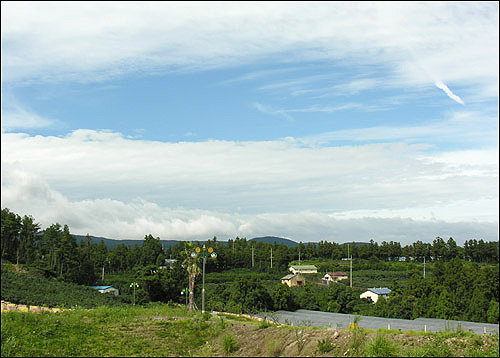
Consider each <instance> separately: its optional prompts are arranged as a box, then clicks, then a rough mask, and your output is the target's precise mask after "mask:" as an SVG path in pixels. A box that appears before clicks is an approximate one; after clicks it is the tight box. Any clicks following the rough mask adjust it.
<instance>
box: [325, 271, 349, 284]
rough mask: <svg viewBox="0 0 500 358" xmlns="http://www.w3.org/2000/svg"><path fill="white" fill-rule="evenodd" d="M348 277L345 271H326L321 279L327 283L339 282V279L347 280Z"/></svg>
mask: <svg viewBox="0 0 500 358" xmlns="http://www.w3.org/2000/svg"><path fill="white" fill-rule="evenodd" d="M348 278H349V276H348V275H347V274H346V273H345V272H328V273H327V274H325V276H324V277H323V278H322V279H323V280H325V281H326V282H328V283H331V282H339V281H341V280H347V279H348Z"/></svg>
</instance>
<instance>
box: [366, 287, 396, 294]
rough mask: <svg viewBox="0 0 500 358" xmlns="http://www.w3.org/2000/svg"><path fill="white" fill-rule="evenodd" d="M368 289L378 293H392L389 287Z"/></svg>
mask: <svg viewBox="0 0 500 358" xmlns="http://www.w3.org/2000/svg"><path fill="white" fill-rule="evenodd" d="M368 291H370V292H373V293H375V294H377V295H388V294H389V293H391V290H390V289H389V288H387V287H381V288H369V289H368Z"/></svg>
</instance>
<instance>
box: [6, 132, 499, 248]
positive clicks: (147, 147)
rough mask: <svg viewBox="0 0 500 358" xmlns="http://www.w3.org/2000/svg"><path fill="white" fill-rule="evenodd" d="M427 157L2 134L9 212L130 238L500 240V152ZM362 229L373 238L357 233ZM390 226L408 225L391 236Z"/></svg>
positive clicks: (374, 148)
mask: <svg viewBox="0 0 500 358" xmlns="http://www.w3.org/2000/svg"><path fill="white" fill-rule="evenodd" d="M422 148H423V147H422V145H417V144H415V145H410V144H405V143H379V144H369V145H357V146H341V147H316V146H304V145H303V142H302V141H300V140H297V139H294V138H287V139H284V140H280V141H269V142H229V141H207V142H179V143H168V142H153V141H145V140H131V139H129V138H125V137H123V136H122V135H120V134H119V133H115V132H110V131H108V132H103V131H92V130H78V131H75V132H73V133H71V134H70V135H67V136H66V137H43V136H29V135H25V134H20V133H2V207H9V208H10V209H12V210H15V211H18V212H20V213H29V214H32V215H33V216H35V217H36V218H37V219H38V220H40V221H43V222H44V224H48V223H50V222H51V221H63V222H65V223H67V224H68V225H70V227H72V228H74V230H75V231H78V232H83V233H84V231H89V232H92V233H93V234H95V235H100V236H111V237H119V238H130V236H135V237H137V236H141V237H142V235H144V234H147V233H148V232H150V231H154V233H153V234H154V235H157V236H161V237H162V238H165V239H167V238H173V237H175V238H182V237H184V238H194V237H200V236H207V235H208V236H211V235H217V236H220V235H229V236H231V235H240V236H246V237H250V236H252V235H260V234H276V235H278V234H279V235H282V236H290V237H296V238H297V239H301V240H304V241H305V240H314V239H317V238H319V237H320V236H325V237H327V236H328V235H330V236H328V237H331V238H333V237H337V238H338V237H354V236H356V235H358V236H359V237H365V236H366V235H368V234H369V232H372V231H373V235H378V236H380V237H381V240H383V239H384V238H382V237H386V236H387V235H389V236H390V235H402V236H401V237H405V235H406V234H403V233H402V231H401V230H403V229H402V228H407V229H408V230H410V232H411V234H408V237H410V236H412V237H413V238H414V239H416V238H417V237H419V236H418V235H419V234H418V230H417V228H418V227H419V226H421V229H422V230H423V231H422V232H428V231H432V230H431V228H432V229H433V230H438V229H439V228H444V227H446V228H447V229H446V230H448V231H450V232H452V231H453V230H458V231H457V232H461V233H462V234H463V235H465V234H464V232H466V231H467V230H469V231H467V232H470V230H472V229H471V228H472V227H474V228H475V229H474V230H477V233H478V235H488V237H491V230H492V229H491V227H492V225H493V226H494V225H495V223H497V222H498V149H497V148H495V149H482V150H473V151H472V150H471V151H449V152H444V153H437V154H431V153H427V152H426V151H422ZM235 213H238V214H235ZM273 213H274V214H273ZM406 218H408V219H406ZM410 218H411V219H410ZM345 219H348V220H347V222H343V221H342V220H345ZM341 221H342V222H341ZM428 221H430V222H431V223H432V225H430V226H429V227H428V226H426V225H422V222H428ZM362 222H366V223H367V225H368V226H366V227H365V228H364V229H361V227H357V226H356V225H359V224H361V223H362ZM389 222H394V223H399V224H401V225H402V226H398V227H394V228H393V229H391V230H393V231H391V230H389V229H387V227H386V225H387V223H389ZM356 223H357V224H356ZM439 223H441V224H442V225H441V224H440V225H438V224H439ZM452 223H453V225H456V226H453V225H452ZM478 223H490V224H485V226H484V228H483V229H481V226H480V225H479V224H478ZM399 224H398V225H399ZM370 225H371V226H370ZM384 228H385V229H384ZM453 228H455V229H453ZM466 228H467V230H466ZM79 230H81V231H79ZM328 230H333V231H332V233H331V234H328ZM363 230H364V231H363ZM403 231H404V230H403ZM335 233H337V234H335ZM462 234H461V235H462ZM335 235H337V236H335ZM370 235H371V234H370ZM384 235H386V236H384ZM426 235H427V234H426ZM429 235H430V234H429ZM435 235H439V233H436V234H435ZM467 235H469V234H467ZM470 235H472V234H470ZM454 236H456V235H454Z"/></svg>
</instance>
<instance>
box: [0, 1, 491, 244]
mask: <svg viewBox="0 0 500 358" xmlns="http://www.w3.org/2000/svg"><path fill="white" fill-rule="evenodd" d="M3 207H9V208H10V209H11V210H14V211H17V212H19V213H21V214H31V215H33V216H34V217H35V218H36V219H37V220H38V221H40V222H41V223H42V226H43V225H50V224H51V223H54V222H56V221H57V222H61V223H67V224H68V225H69V226H70V228H71V230H72V232H74V233H77V234H85V233H87V232H88V233H90V234H92V235H96V236H107V237H111V238H117V239H130V238H142V237H143V236H144V235H146V234H149V233H151V234H153V235H154V236H159V237H161V238H162V239H182V240H191V239H204V238H207V237H212V236H214V235H217V236H218V237H220V238H221V239H226V238H230V237H235V236H237V235H239V236H240V237H247V238H251V237H254V236H258V235H278V236H284V237H289V238H291V239H294V240H297V241H304V242H306V241H319V240H330V241H336V242H345V241H348V240H356V241H367V240H370V239H374V240H376V241H379V242H380V241H384V240H385V241H390V240H397V241H402V242H405V243H410V242H413V241H416V240H422V241H432V239H434V238H435V237H436V236H441V237H445V238H447V237H449V236H453V237H454V238H455V239H456V240H457V241H458V242H463V241H464V240H467V239H470V238H484V239H488V240H497V239H498V3H496V2H474V3H462V2H446V3H397V4H394V3H375V4H372V3H355V4H352V3H348V2H346V3H342V2H340V3H339V2H335V3H328V2H326V3H323V2H320V3H310V2H307V3H306V2H292V3H282V2H279V3H260V4H252V3H206V2H203V3H170V2H169V3H156V2H141V3H136V2H129V3H122V4H117V3H101V2H97V3H96V2H82V3H46V2H37V3H29V2H8V1H7V2H2V208H3Z"/></svg>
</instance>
